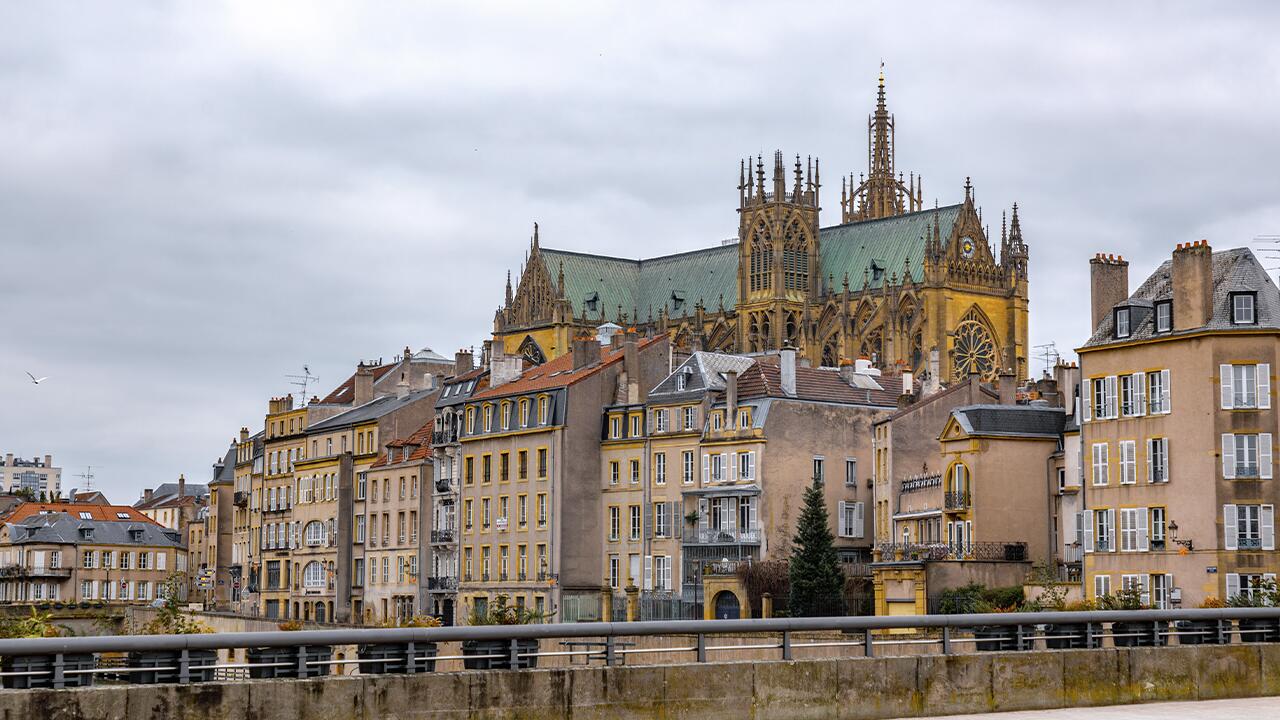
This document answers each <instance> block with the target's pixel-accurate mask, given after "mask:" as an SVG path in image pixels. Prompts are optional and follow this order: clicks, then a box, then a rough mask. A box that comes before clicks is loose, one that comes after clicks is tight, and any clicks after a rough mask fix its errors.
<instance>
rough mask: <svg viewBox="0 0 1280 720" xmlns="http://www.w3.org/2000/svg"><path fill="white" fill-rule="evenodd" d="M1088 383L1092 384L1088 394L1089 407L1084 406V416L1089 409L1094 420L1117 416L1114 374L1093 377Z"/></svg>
mask: <svg viewBox="0 0 1280 720" xmlns="http://www.w3.org/2000/svg"><path fill="white" fill-rule="evenodd" d="M1088 383H1089V384H1090V385H1091V386H1092V393H1091V394H1090V395H1089V396H1088V399H1089V401H1090V402H1089V406H1090V407H1089V408H1086V411H1085V412H1086V417H1087V416H1088V413H1089V412H1090V411H1091V412H1092V413H1093V417H1094V419H1096V420H1107V419H1112V418H1115V417H1117V415H1116V409H1117V408H1116V376H1115V375H1108V376H1106V377H1100V378H1094V379H1092V380H1089V381H1088Z"/></svg>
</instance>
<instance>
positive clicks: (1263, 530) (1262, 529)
mask: <svg viewBox="0 0 1280 720" xmlns="http://www.w3.org/2000/svg"><path fill="white" fill-rule="evenodd" d="M1222 527H1223V535H1224V537H1223V548H1224V549H1227V550H1274V549H1275V546H1276V527H1275V506H1274V505H1223V506H1222Z"/></svg>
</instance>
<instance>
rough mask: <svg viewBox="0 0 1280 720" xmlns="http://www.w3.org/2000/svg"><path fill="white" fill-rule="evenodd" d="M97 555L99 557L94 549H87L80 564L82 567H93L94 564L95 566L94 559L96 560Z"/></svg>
mask: <svg viewBox="0 0 1280 720" xmlns="http://www.w3.org/2000/svg"><path fill="white" fill-rule="evenodd" d="M96 557H97V555H96V554H95V553H94V551H92V550H85V551H84V561H83V562H82V563H81V564H80V566H81V567H86V568H91V567H93V566H94V562H93V561H94V559H95V558H96Z"/></svg>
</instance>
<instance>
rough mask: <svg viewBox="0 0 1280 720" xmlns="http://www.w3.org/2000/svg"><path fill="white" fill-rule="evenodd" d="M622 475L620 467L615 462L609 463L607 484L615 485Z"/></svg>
mask: <svg viewBox="0 0 1280 720" xmlns="http://www.w3.org/2000/svg"><path fill="white" fill-rule="evenodd" d="M621 474H622V470H621V465H620V464H619V463H618V461H617V460H610V461H609V484H610V485H617V484H618V479H619V477H620V476H621Z"/></svg>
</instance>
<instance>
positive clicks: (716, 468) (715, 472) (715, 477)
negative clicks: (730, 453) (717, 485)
mask: <svg viewBox="0 0 1280 720" xmlns="http://www.w3.org/2000/svg"><path fill="white" fill-rule="evenodd" d="M706 457H707V458H709V459H710V462H711V478H710V480H711V482H720V481H722V480H724V479H725V477H724V454H723V453H714V454H712V455H708V456H706Z"/></svg>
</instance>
